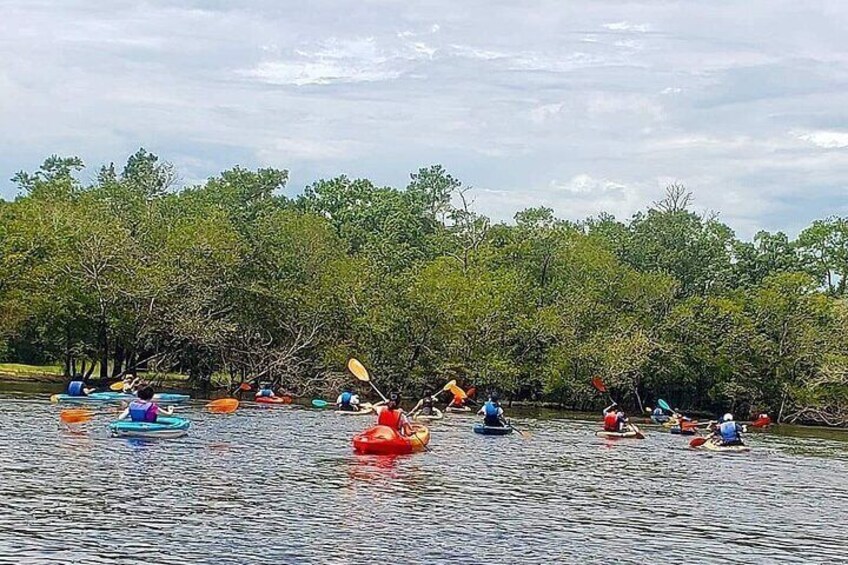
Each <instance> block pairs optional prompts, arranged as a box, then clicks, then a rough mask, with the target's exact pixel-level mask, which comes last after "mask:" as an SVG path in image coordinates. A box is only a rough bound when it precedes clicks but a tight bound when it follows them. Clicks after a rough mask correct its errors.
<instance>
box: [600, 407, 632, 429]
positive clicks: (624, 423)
mask: <svg viewBox="0 0 848 565" xmlns="http://www.w3.org/2000/svg"><path fill="white" fill-rule="evenodd" d="M629 423H630V421H629V420H628V419H627V416H626V415H625V414H624V412H623V411H622V410H621V409H620V408H618V404H615V403H613V404H611V405H609V406H607V407H606V408H604V431H605V432H618V433H621V432H625V431H627V427H628V425H629Z"/></svg>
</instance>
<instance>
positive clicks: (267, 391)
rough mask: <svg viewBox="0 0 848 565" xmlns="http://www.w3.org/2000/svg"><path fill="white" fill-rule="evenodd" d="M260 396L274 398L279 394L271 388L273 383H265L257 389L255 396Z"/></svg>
mask: <svg viewBox="0 0 848 565" xmlns="http://www.w3.org/2000/svg"><path fill="white" fill-rule="evenodd" d="M260 396H264V397H267V398H273V397H275V396H277V395H276V393H275V392H274V389H273V388H271V384H270V383H266V384H263V385H262V386H260V387H259V390H257V391H256V395H255V396H254V398H259V397H260Z"/></svg>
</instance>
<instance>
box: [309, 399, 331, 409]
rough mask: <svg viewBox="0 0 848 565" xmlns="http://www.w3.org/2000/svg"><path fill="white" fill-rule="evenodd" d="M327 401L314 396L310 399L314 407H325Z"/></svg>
mask: <svg viewBox="0 0 848 565" xmlns="http://www.w3.org/2000/svg"><path fill="white" fill-rule="evenodd" d="M328 404H329V402H327V401H326V400H321V399H320V398H316V399H314V400H313V401H312V406H313V407H314V408H326V407H327V405H328Z"/></svg>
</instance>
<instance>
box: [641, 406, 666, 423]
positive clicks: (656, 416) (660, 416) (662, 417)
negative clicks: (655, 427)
mask: <svg viewBox="0 0 848 565" xmlns="http://www.w3.org/2000/svg"><path fill="white" fill-rule="evenodd" d="M645 411H646V412H648V413H650V414H651V420H652V421H653V422H654V423H655V424H663V423H665V422H668V415H667V414H666V413H665V410H663V409H662V408H660V407H659V406H657V407H656V408H654V409H653V411H652V410H651V407H650V406H648V407H647V408H645Z"/></svg>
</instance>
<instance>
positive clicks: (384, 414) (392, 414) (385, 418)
mask: <svg viewBox="0 0 848 565" xmlns="http://www.w3.org/2000/svg"><path fill="white" fill-rule="evenodd" d="M401 413H402V411H401V409H400V408H395V409H394V410H391V409H389V408H384V409H382V410H380V415H379V416H378V417H377V424H378V425H380V426H388V427H390V428H391V429H393V430H400V415H401Z"/></svg>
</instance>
